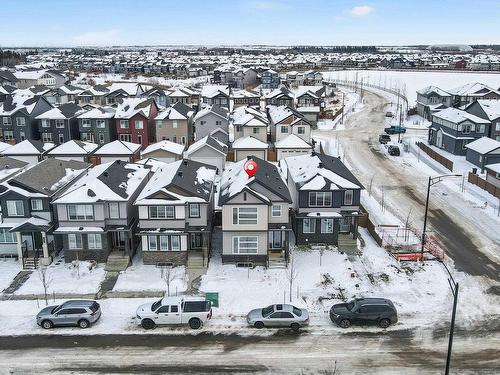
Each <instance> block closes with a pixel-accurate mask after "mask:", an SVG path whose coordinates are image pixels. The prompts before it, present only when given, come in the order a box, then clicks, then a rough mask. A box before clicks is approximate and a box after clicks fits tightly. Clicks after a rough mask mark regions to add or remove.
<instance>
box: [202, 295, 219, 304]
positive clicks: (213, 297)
mask: <svg viewBox="0 0 500 375" xmlns="http://www.w3.org/2000/svg"><path fill="white" fill-rule="evenodd" d="M205 298H206V299H207V300H208V301H210V302H212V306H213V307H219V293H217V292H207V293H205Z"/></svg>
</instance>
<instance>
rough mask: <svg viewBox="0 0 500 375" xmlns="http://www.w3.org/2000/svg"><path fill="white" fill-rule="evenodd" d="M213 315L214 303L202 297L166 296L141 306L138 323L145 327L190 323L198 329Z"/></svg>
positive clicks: (138, 312) (137, 314) (138, 310)
mask: <svg viewBox="0 0 500 375" xmlns="http://www.w3.org/2000/svg"><path fill="white" fill-rule="evenodd" d="M211 317H212V303H211V302H210V301H207V300H206V299H204V298H201V297H185V296H184V297H164V298H162V299H160V300H158V301H156V302H153V303H146V304H144V305H141V306H139V308H138V309H137V313H136V318H137V320H138V323H139V324H140V325H141V326H142V327H143V328H144V329H153V328H155V327H156V326H157V325H179V324H189V327H191V328H192V329H198V328H200V327H201V326H202V325H203V324H205V323H206V322H207V320H209V319H210V318H211Z"/></svg>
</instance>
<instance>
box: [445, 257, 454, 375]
mask: <svg viewBox="0 0 500 375" xmlns="http://www.w3.org/2000/svg"><path fill="white" fill-rule="evenodd" d="M442 264H443V266H444V268H445V269H446V271H447V272H448V276H449V278H448V284H449V285H450V289H451V293H452V294H453V310H452V312H451V322H450V336H449V337H448V352H447V354H446V367H445V370H444V374H445V375H449V374H450V363H451V351H452V347H453V334H454V333H455V317H456V315H457V303H458V283H457V282H455V279H454V278H453V276H452V275H451V272H450V270H449V269H448V267H446V264H445V263H442Z"/></svg>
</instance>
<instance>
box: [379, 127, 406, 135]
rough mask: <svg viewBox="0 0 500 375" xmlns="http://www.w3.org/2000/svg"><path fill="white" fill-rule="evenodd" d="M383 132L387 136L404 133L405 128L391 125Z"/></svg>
mask: <svg viewBox="0 0 500 375" xmlns="http://www.w3.org/2000/svg"><path fill="white" fill-rule="evenodd" d="M384 131H385V132H386V133H387V134H400V133H406V128H405V127H404V126H396V125H392V126H389V127H388V128H385V129H384Z"/></svg>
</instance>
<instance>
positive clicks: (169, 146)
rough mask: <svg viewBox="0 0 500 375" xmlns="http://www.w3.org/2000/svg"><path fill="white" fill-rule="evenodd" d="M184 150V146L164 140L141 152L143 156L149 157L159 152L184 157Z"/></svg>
mask: <svg viewBox="0 0 500 375" xmlns="http://www.w3.org/2000/svg"><path fill="white" fill-rule="evenodd" d="M184 148H185V147H184V145H181V144H179V143H175V142H171V141H167V140H164V141H160V142H156V143H153V144H151V145H149V146H148V147H146V149H145V150H144V151H142V152H141V155H147V154H150V153H151V152H155V151H158V150H161V151H167V152H170V153H172V154H176V155H182V153H183V152H184Z"/></svg>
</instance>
